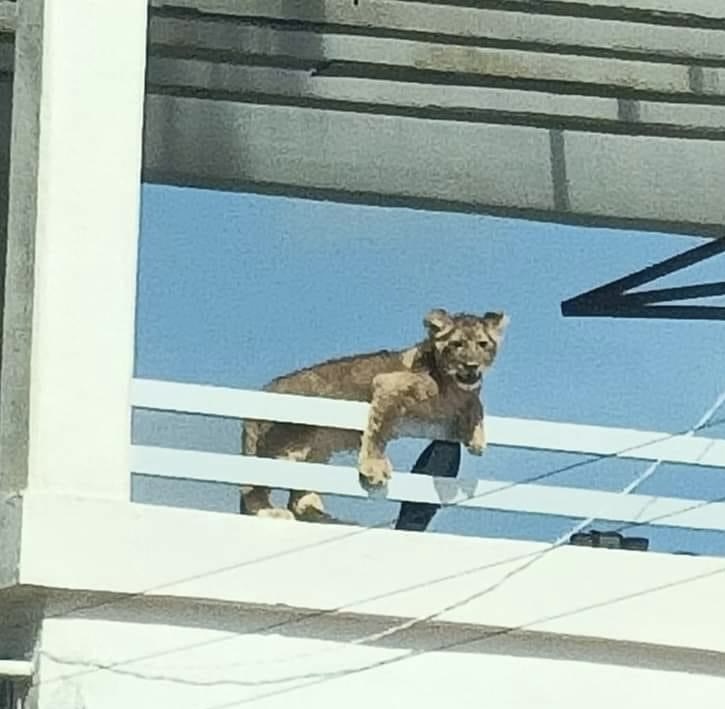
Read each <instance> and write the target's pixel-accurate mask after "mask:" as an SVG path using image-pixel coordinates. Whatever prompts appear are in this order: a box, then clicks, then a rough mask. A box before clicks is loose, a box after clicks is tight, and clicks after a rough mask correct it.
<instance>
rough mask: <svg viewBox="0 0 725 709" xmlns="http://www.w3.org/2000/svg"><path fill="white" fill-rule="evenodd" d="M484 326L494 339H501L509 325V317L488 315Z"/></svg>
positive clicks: (485, 317)
mask: <svg viewBox="0 0 725 709" xmlns="http://www.w3.org/2000/svg"><path fill="white" fill-rule="evenodd" d="M483 324H484V325H485V326H486V328H487V329H488V331H489V332H490V333H491V334H492V335H493V336H494V337H496V338H497V339H501V338H502V337H503V333H504V330H505V329H506V328H507V326H508V324H509V317H508V315H506V313H486V314H485V315H484V316H483Z"/></svg>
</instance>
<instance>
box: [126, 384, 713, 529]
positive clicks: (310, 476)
mask: <svg viewBox="0 0 725 709" xmlns="http://www.w3.org/2000/svg"><path fill="white" fill-rule="evenodd" d="M132 405H133V406H134V407H137V408H144V409H153V410H157V411H168V412H177V413H188V414H203V415H207V416H220V417H225V418H237V419H245V418H248V419H256V420H268V421H284V422H290V423H301V424H311V425H319V426H330V427H335V428H344V429H351V430H362V429H363V428H364V426H365V423H366V420H367V409H368V405H367V404H366V403H362V402H350V401H339V400H331V399H321V398H311V397H303V396H291V395H285V394H272V393H267V392H260V391H246V390H237V389H228V388H221V387H211V386H200V385H193V384H180V383H174V382H163V381H155V380H147V379H136V380H134V382H133V388H132ZM486 421H487V434H488V440H489V443H490V444H492V445H500V446H511V447H520V448H528V449H538V450H547V451H564V452H570V453H585V454H591V455H595V456H607V457H617V458H629V459H638V460H646V461H662V462H670V463H680V464H687V465H695V466H708V467H722V468H725V439H716V438H707V437H704V436H700V435H693V434H690V433H687V434H671V433H663V432H657V431H641V430H634V429H624V428H612V427H603V426H589V425H581V424H573V423H563V422H552V421H541V420H534V419H520V418H503V417H497V416H488V417H487V419H486ZM132 471H133V472H134V473H139V474H145V475H151V476H157V477H165V478H182V479H189V480H203V481H213V482H219V483H228V484H229V483H231V484H240V485H241V484H263V485H267V486H269V487H273V488H282V489H300V488H305V489H311V490H316V491H318V492H321V493H327V494H335V495H343V496H350V497H363V498H366V497H374V498H376V497H377V498H380V497H384V498H386V499H388V500H393V501H404V500H408V501H412V502H432V503H439V504H442V505H456V506H457V507H468V508H487V509H494V510H506V511H516V512H527V513H537V514H544V515H557V516H566V517H575V518H592V519H597V520H612V521H616V522H625V523H640V524H641V523H643V522H645V523H651V524H656V525H662V526H665V527H680V528H682V527H684V528H693V529H704V530H721V531H723V530H725V502H720V501H717V500H697V499H690V498H687V499H686V498H680V497H656V496H652V495H642V494H621V493H615V492H606V491H601V490H593V489H586V488H573V487H563V486H554V485H537V484H531V483H525V482H502V481H500V480H472V479H468V480H465V479H450V478H436V477H429V476H425V475H415V474H411V473H402V474H401V473H398V472H395V473H394V474H393V477H392V479H391V480H390V482H389V484H388V486H387V488H386V489H385V490H380V491H378V492H374V493H368V492H367V491H366V490H364V489H363V488H362V487H361V485H360V483H359V482H358V474H357V471H356V470H355V469H354V468H352V467H346V466H340V465H322V464H314V463H299V462H290V461H284V460H271V459H263V458H254V457H246V456H242V455H229V454H222V453H209V452H200V451H189V450H176V449H170V448H162V447H155V446H143V445H134V446H133V447H132Z"/></svg>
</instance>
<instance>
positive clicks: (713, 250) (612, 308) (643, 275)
mask: <svg viewBox="0 0 725 709" xmlns="http://www.w3.org/2000/svg"><path fill="white" fill-rule="evenodd" d="M724 251H725V238H719V239H714V240H713V241H709V242H708V243H706V244H703V245H702V246H697V247H695V248H694V249H690V250H689V251H684V252H683V253H681V254H677V255H676V256H673V257H672V258H668V259H665V260H664V261H660V262H659V263H656V264H653V265H652V266H648V267H647V268H643V269H642V270H641V271H637V272H636V273H632V274H631V275H629V276H625V277H624V278H618V279H617V280H616V281H612V282H611V283H606V284H605V285H603V286H599V287H598V288H594V289H593V290H590V291H587V292H586V293H582V294H581V295H577V296H575V297H573V298H569V299H568V300H565V301H564V302H563V303H562V304H561V314H562V315H563V316H564V317H568V318H571V317H578V318H581V317H585V318H586V317H588V318H593V317H594V318H596V317H599V318H602V317H604V318H653V319H655V318H666V319H671V320H725V307H721V306H715V305H656V303H671V302H672V301H678V300H692V299H694V298H711V297H715V296H719V295H725V281H715V282H712V283H700V284H697V285H692V286H678V287H675V288H659V289H652V290H645V291H637V292H635V293H628V292H627V291H629V290H631V289H632V288H636V287H637V286H641V285H644V284H646V283H651V282H652V281H654V280H656V279H657V278H662V276H666V275H669V274H670V273H675V272H676V271H681V270H682V269H684V268H687V267H688V266H692V265H693V264H695V263H699V262H700V261H704V260H706V259H709V258H712V257H713V256H717V255H719V254H721V253H723V252H724Z"/></svg>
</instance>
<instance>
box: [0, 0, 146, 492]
mask: <svg viewBox="0 0 725 709" xmlns="http://www.w3.org/2000/svg"><path fill="white" fill-rule="evenodd" d="M146 14H147V3H146V0H123V2H98V0H24V2H23V3H21V4H20V5H19V17H18V27H17V33H16V44H17V47H16V72H15V87H14V115H13V119H14V120H13V132H12V144H11V169H10V205H9V224H8V272H7V283H6V307H5V317H4V328H3V329H4V332H3V368H2V382H1V384H0V387H1V388H0V391H1V392H2V396H0V444H1V448H0V465H1V466H2V467H1V469H2V474H3V476H5V480H6V483H5V484H4V486H3V487H4V488H5V489H6V490H7V489H22V488H25V487H27V488H28V489H30V490H32V491H33V492H50V491H53V492H55V493H63V494H66V493H67V494H71V493H73V494H81V495H85V496H97V497H106V498H116V499H127V498H128V496H129V488H130V482H129V440H130V439H129V429H130V410H129V387H130V380H131V375H132V366H133V334H134V329H133V328H134V310H135V291H136V254H137V239H138V228H139V202H140V174H141V144H142V117H143V98H144V70H145V59H146V57H145V55H146Z"/></svg>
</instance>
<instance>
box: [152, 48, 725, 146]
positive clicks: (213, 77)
mask: <svg viewBox="0 0 725 709" xmlns="http://www.w3.org/2000/svg"><path fill="white" fill-rule="evenodd" d="M147 77H148V83H147V90H148V91H149V92H151V93H165V94H173V95H179V96H184V95H190V94H191V95H194V96H197V97H207V98H212V99H214V98H225V99H228V100H232V101H234V100H236V101H241V102H248V103H249V102H253V103H285V104H287V105H296V106H307V107H315V108H326V109H331V110H348V111H357V112H369V113H379V114H387V115H407V116H412V117H417V118H425V119H434V120H451V121H464V122H469V123H503V124H505V125H509V124H512V123H519V124H522V125H530V126H539V127H546V128H574V129H587V130H595V131H601V132H615V133H632V134H656V135H671V136H675V137H693V138H698V137H699V138H725V106H719V105H709V104H688V103H682V104H681V103H665V102H662V101H635V100H627V101H623V100H620V99H617V98H615V97H603V96H578V95H571V94H559V93H551V92H546V91H534V90H522V89H506V88H498V87H486V86H475V87H474V86H447V85H445V84H442V85H433V84H420V83H405V82H399V81H393V80H383V79H358V78H348V77H344V76H341V77H336V76H318V75H314V74H312V73H311V72H309V71H304V70H301V69H282V68H278V67H269V66H244V65H239V64H231V63H228V64H227V63H224V64H220V63H215V62H210V61H201V60H194V59H172V58H165V57H153V56H152V57H150V59H149V65H148V74H147Z"/></svg>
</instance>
